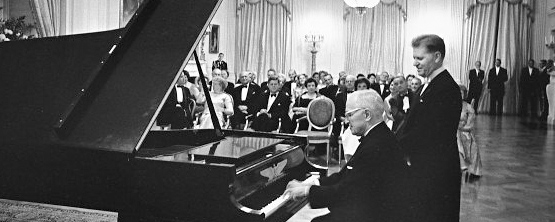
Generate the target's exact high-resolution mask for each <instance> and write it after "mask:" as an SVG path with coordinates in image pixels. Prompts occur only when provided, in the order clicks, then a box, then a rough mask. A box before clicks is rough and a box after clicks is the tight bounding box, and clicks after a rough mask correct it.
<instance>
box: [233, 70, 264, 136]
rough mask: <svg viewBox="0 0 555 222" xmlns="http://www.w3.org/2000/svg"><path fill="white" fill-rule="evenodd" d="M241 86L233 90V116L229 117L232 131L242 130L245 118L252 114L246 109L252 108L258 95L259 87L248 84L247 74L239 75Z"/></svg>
mask: <svg viewBox="0 0 555 222" xmlns="http://www.w3.org/2000/svg"><path fill="white" fill-rule="evenodd" d="M239 78H240V81H241V85H239V86H237V87H235V89H233V94H231V96H232V97H233V109H234V114H233V116H232V117H231V119H230V120H231V127H232V128H233V129H242V126H241V124H243V125H244V123H245V117H246V116H248V115H250V114H252V113H249V109H248V107H252V106H254V102H255V99H256V97H258V94H259V93H260V87H259V86H257V85H255V84H252V83H251V82H250V77H249V72H247V71H245V72H241V74H240V75H239Z"/></svg>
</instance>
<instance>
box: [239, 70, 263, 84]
mask: <svg viewBox="0 0 555 222" xmlns="http://www.w3.org/2000/svg"><path fill="white" fill-rule="evenodd" d="M248 73H249V82H250V83H251V84H254V85H256V86H258V88H260V85H258V83H256V73H254V72H252V71H248ZM239 83H241V80H240V79H239Z"/></svg>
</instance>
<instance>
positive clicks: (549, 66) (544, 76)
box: [539, 59, 553, 121]
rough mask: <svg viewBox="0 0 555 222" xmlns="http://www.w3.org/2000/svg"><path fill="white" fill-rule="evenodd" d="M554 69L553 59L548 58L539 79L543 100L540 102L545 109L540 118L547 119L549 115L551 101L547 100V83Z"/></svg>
mask: <svg viewBox="0 0 555 222" xmlns="http://www.w3.org/2000/svg"><path fill="white" fill-rule="evenodd" d="M552 69H553V60H551V59H550V60H547V64H546V65H545V68H544V69H543V71H542V72H541V74H540V79H539V88H540V90H541V91H540V93H541V94H540V95H541V97H542V98H541V100H540V102H541V103H542V104H543V109H542V112H541V116H540V120H544V121H545V120H547V116H548V114H549V101H548V100H547V89H546V87H547V85H548V84H549V81H550V80H549V78H550V76H549V74H548V73H549V72H551V71H552Z"/></svg>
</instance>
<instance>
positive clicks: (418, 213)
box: [397, 35, 462, 222]
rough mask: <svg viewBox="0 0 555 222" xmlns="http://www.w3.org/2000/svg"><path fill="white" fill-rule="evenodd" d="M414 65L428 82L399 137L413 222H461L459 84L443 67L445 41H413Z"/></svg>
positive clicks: (426, 37) (428, 37) (424, 37)
mask: <svg viewBox="0 0 555 222" xmlns="http://www.w3.org/2000/svg"><path fill="white" fill-rule="evenodd" d="M412 48H413V58H414V63H413V65H414V66H415V67H416V68H417V71H418V75H420V76H421V77H423V78H425V79H427V81H425V82H426V83H425V84H424V85H423V86H422V87H420V88H419V89H418V91H416V93H415V96H414V97H413V102H412V106H411V108H410V112H409V114H408V116H407V118H406V122H405V126H404V128H403V129H402V130H401V131H400V132H398V134H397V136H398V139H399V142H400V144H401V148H402V150H403V151H404V154H405V156H406V157H405V158H406V163H407V165H408V166H410V167H409V182H408V187H409V189H410V194H409V196H410V197H411V200H410V201H409V203H410V204H411V214H412V217H411V220H412V221H427V222H436V221H437V222H445V221H459V208H460V191H461V169H460V162H459V151H458V146H457V128H458V125H459V118H460V115H461V109H462V99H461V94H460V91H459V86H458V84H457V83H456V82H455V80H454V79H453V77H452V76H451V74H450V73H449V72H448V71H447V70H446V69H445V68H444V67H443V60H444V59H445V43H444V41H443V39H442V38H441V37H439V36H437V35H421V36H418V37H416V38H414V39H413V40H412Z"/></svg>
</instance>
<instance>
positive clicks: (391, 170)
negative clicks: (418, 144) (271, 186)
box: [284, 90, 407, 222]
mask: <svg viewBox="0 0 555 222" xmlns="http://www.w3.org/2000/svg"><path fill="white" fill-rule="evenodd" d="M346 106H347V110H348V111H347V112H346V118H347V119H348V120H349V123H350V128H351V130H352V132H353V134H354V135H357V136H361V137H362V138H363V139H362V142H361V144H360V146H359V147H358V148H357V151H356V152H355V154H354V155H353V157H352V158H351V160H350V161H349V162H348V163H347V165H346V166H344V167H343V168H341V170H340V171H339V172H338V173H335V174H332V175H330V176H329V177H322V178H320V179H312V178H311V179H309V180H305V181H302V182H301V181H297V180H293V181H291V182H289V184H287V188H286V190H285V192H284V193H285V195H290V196H291V198H292V199H293V200H298V199H299V198H301V197H308V202H309V203H310V206H311V207H312V208H328V209H329V211H330V212H329V213H328V214H326V215H323V216H320V217H317V218H314V219H313V220H312V221H318V222H331V221H349V222H359V221H360V222H362V221H364V222H366V221H405V220H406V219H405V218H403V213H404V212H406V211H407V209H405V206H406V202H407V201H406V200H405V198H406V197H407V195H404V193H403V192H404V190H405V188H404V186H405V185H404V184H405V182H404V180H405V178H406V177H407V175H406V167H405V166H406V165H405V161H404V160H403V155H402V153H401V151H400V149H399V146H398V145H397V140H396V139H395V136H394V135H393V133H391V131H390V130H389V129H388V128H387V126H386V125H385V124H384V122H383V119H382V118H381V116H382V114H383V112H384V108H383V101H382V99H381V97H380V96H379V95H378V94H377V93H376V92H375V91H372V90H362V91H357V92H354V93H353V94H352V95H351V97H349V99H348V100H347V105H346Z"/></svg>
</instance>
